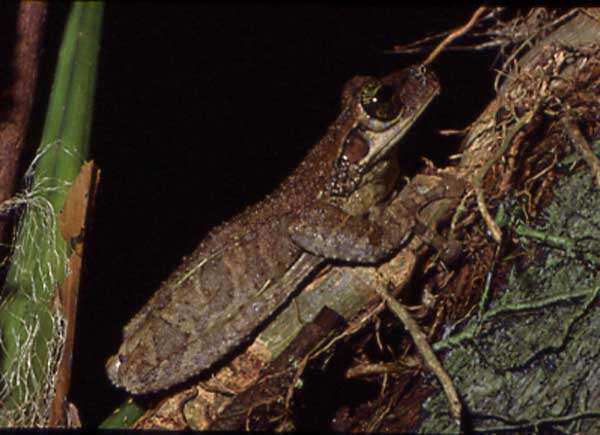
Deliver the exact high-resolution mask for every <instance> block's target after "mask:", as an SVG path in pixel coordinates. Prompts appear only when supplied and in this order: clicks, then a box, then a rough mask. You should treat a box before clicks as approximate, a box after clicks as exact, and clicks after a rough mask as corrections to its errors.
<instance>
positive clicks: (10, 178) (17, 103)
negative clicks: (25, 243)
mask: <svg viewBox="0 0 600 435" xmlns="http://www.w3.org/2000/svg"><path fill="white" fill-rule="evenodd" d="M46 10H47V3H46V2H38V1H23V0H22V1H21V2H20V4H19V11H18V15H17V26H16V46H15V51H14V59H13V77H14V80H13V82H12V86H11V88H10V89H9V90H8V91H7V92H5V93H3V95H4V98H7V99H8V100H9V101H10V102H11V108H10V110H9V112H8V113H7V114H5V116H3V118H4V119H5V121H4V122H2V123H1V124H0V204H1V203H2V202H4V201H6V200H7V199H8V198H10V196H11V195H12V194H13V192H14V188H15V185H16V180H15V178H16V174H17V166H18V163H19V157H20V155H21V151H22V149H23V143H24V139H25V134H26V132H27V125H28V123H29V116H30V114H31V108H32V106H33V98H34V94H35V87H36V82H37V74H38V61H39V52H40V49H39V48H40V42H41V37H42V34H43V29H44V23H45V21H46ZM5 227H6V222H5V221H2V220H0V240H3V239H4V236H5V231H6V229H5Z"/></svg>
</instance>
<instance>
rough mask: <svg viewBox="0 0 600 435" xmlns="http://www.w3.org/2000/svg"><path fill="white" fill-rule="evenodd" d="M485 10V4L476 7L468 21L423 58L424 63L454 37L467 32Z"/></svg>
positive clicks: (429, 61) (426, 63)
mask: <svg viewBox="0 0 600 435" xmlns="http://www.w3.org/2000/svg"><path fill="white" fill-rule="evenodd" d="M486 10H487V8H486V7H485V6H482V7H480V8H478V9H477V10H476V11H475V13H474V14H473V16H472V17H471V19H470V20H469V22H468V23H467V24H465V25H464V26H461V27H459V28H458V29H456V30H455V31H454V32H452V33H450V34H449V35H448V36H446V38H444V40H443V41H442V42H440V44H439V45H438V46H437V47H436V48H435V49H434V50H433V51H432V52H431V54H430V55H429V56H428V57H427V59H425V62H423V64H424V65H429V64H430V63H431V62H433V61H434V59H435V58H436V57H437V56H438V55H439V54H440V53H441V52H442V50H444V49H445V48H446V47H447V46H448V45H450V44H451V43H452V42H453V41H454V40H455V39H457V38H460V37H461V36H462V35H464V34H465V33H467V32H468V31H469V30H471V29H472V28H473V26H475V24H476V23H477V20H478V19H479V17H480V16H481V15H482V14H483V13H484V12H485V11H486Z"/></svg>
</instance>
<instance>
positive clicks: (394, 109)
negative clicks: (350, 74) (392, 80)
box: [362, 84, 400, 121]
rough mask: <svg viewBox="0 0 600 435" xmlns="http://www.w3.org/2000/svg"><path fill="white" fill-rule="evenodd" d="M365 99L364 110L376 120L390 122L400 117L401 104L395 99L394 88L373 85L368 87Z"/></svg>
mask: <svg viewBox="0 0 600 435" xmlns="http://www.w3.org/2000/svg"><path fill="white" fill-rule="evenodd" d="M364 92H365V94H366V95H365V97H366V98H363V102H362V105H363V108H364V109H365V111H366V112H367V113H368V114H369V116H372V117H374V118H377V119H379V120H382V121H389V120H392V119H394V118H395V117H396V116H398V113H399V112H400V103H399V102H398V101H397V99H396V98H394V88H393V87H391V86H386V85H377V86H375V85H373V84H370V86H368V87H366V88H365V90H364Z"/></svg>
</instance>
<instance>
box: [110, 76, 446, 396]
mask: <svg viewBox="0 0 600 435" xmlns="http://www.w3.org/2000/svg"><path fill="white" fill-rule="evenodd" d="M372 82H373V79H372V78H368V77H355V78H354V79H352V80H350V81H349V82H348V83H347V85H346V86H345V88H344V91H343V94H342V111H341V113H340V115H339V117H338V118H337V120H336V121H335V122H334V123H333V124H332V125H331V126H330V128H329V129H328V131H327V133H326V135H325V137H324V138H323V139H322V140H321V141H320V142H319V143H318V144H317V145H316V146H315V147H314V148H313V149H312V150H311V151H310V152H309V153H308V155H307V156H306V158H305V159H304V160H303V161H302V163H301V164H300V165H299V167H298V168H297V169H296V170H295V171H294V173H293V174H292V175H291V176H290V177H289V178H287V179H286V180H285V182H284V183H283V184H282V185H281V186H280V187H279V188H278V189H277V190H275V191H274V192H273V193H272V194H271V195H269V196H268V197H266V198H265V199H264V200H263V201H261V202H260V203H258V204H255V205H253V206H251V207H249V208H247V209H246V210H245V211H244V212H242V213H241V214H239V215H238V216H236V217H235V218H234V219H232V220H230V221H229V222H227V223H225V224H223V225H222V226H219V227H217V228H215V229H214V230H212V231H211V233H210V234H209V235H208V237H207V238H206V239H205V240H203V241H202V242H201V243H200V245H199V246H198V248H197V249H196V250H195V251H194V252H193V253H192V254H191V255H190V256H189V257H186V258H184V260H183V262H182V264H181V265H180V266H179V267H178V268H177V269H176V270H175V272H174V273H173V274H172V275H171V276H170V277H169V278H168V279H167V280H166V281H165V282H164V283H163V284H162V285H161V286H160V288H159V289H158V291H157V292H156V293H155V294H154V296H152V298H151V299H150V300H149V301H148V303H147V304H146V305H145V306H144V307H143V308H142V309H141V311H140V312H139V313H138V314H137V315H136V316H135V317H134V318H133V319H132V320H131V321H130V322H129V324H128V325H127V326H126V327H125V329H124V334H123V344H122V345H121V347H120V349H119V352H118V354H117V355H115V356H113V357H111V358H110V359H109V361H108V363H107V370H108V374H109V377H110V379H111V380H112V382H113V383H114V384H115V385H118V386H122V387H124V388H125V389H127V390H128V391H130V392H131V393H135V394H140V393H147V392H152V391H157V390H161V389H165V388H168V387H170V386H172V385H175V384H177V383H180V382H183V381H185V380H186V379H188V378H190V377H191V376H193V375H195V374H198V373H199V372H201V371H203V370H205V369H207V368H209V367H210V366H211V365H212V364H214V363H215V362H216V361H218V360H219V359H221V358H222V357H223V356H224V355H226V354H227V353H228V352H230V351H232V350H233V349H235V348H236V347H237V346H239V345H240V343H242V342H244V341H245V340H247V338H248V337H249V336H250V335H251V334H252V333H253V332H254V331H255V330H256V328H257V327H259V326H260V325H261V323H263V322H264V320H265V319H266V318H267V317H268V316H269V315H270V314H271V313H272V312H273V311H274V310H275V309H277V308H278V307H279V306H280V305H282V304H283V303H284V302H285V301H286V300H287V299H288V298H289V296H290V294H292V293H293V292H294V291H295V290H296V289H298V287H299V286H300V284H301V283H302V281H303V280H304V279H305V278H306V277H307V275H308V274H310V273H311V272H312V271H314V270H315V268H317V267H319V266H320V265H321V264H323V263H324V262H326V261H328V260H343V261H349V262H355V263H360V264H371V263H376V262H380V261H382V260H383V259H385V258H386V257H388V256H390V255H392V254H393V253H394V252H396V251H397V250H398V249H400V247H401V246H402V244H403V243H404V242H405V240H406V239H407V236H408V235H410V229H411V228H412V225H413V220H412V219H410V217H409V216H407V218H406V219H401V218H398V216H397V215H392V214H391V213H386V212H385V211H382V208H381V207H380V206H379V205H380V204H381V203H382V201H383V200H384V199H385V198H386V197H388V196H389V193H390V191H391V190H392V189H393V187H394V185H395V183H396V180H397V177H398V171H397V157H396V155H395V153H394V152H393V151H394V150H395V148H396V147H395V145H396V143H397V142H398V141H399V139H400V138H401V137H402V136H403V135H404V133H406V131H407V130H408V129H409V128H410V126H411V125H412V123H413V122H414V121H415V119H416V118H417V117H418V116H419V115H420V113H421V112H422V111H423V110H424V109H425V107H426V106H427V105H428V104H429V102H430V101H431V100H432V98H433V97H434V96H435V95H436V94H437V92H438V90H439V85H438V83H437V80H436V79H435V77H434V76H433V74H432V73H430V72H426V71H424V69H422V68H421V67H419V68H411V69H406V70H402V71H399V72H396V73H393V74H390V75H389V76H386V77H384V78H383V79H381V83H383V84H385V85H388V88H386V90H387V91H390V90H393V98H394V99H393V103H394V104H393V105H392V107H393V108H394V109H396V108H397V107H400V106H401V111H400V112H399V113H398V114H396V115H395V117H394V119H393V120H391V121H390V120H385V121H381V120H378V119H374V118H373V117H371V116H369V115H368V113H367V111H366V109H365V107H367V106H365V104H364V102H365V101H367V103H371V105H372V106H374V107H375V108H376V109H379V106H378V105H381V104H380V103H381V101H382V100H383V97H382V98H379V101H377V98H374V99H366V97H365V95H370V94H368V93H367V92H366V91H365V89H366V86H367V85H368V84H370V83H372ZM373 102H374V103H373ZM398 102H400V103H401V104H398ZM386 107H387V109H389V106H384V107H383V109H382V110H383V112H381V113H383V115H386V113H393V114H395V113H396V112H394V111H393V110H391V109H389V112H385V110H384V109H386Z"/></svg>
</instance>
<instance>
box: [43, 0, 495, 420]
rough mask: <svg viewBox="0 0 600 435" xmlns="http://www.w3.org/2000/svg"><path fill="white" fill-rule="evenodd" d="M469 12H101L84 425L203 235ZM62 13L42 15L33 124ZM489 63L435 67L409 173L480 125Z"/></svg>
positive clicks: (453, 57) (98, 414) (113, 402)
mask: <svg viewBox="0 0 600 435" xmlns="http://www.w3.org/2000/svg"><path fill="white" fill-rule="evenodd" d="M398 3H399V2H398ZM474 9H475V7H472V6H467V5H464V6H452V7H447V6H443V7H442V6H439V7H435V6H428V7H424V6H423V5H422V4H420V3H414V4H412V5H406V4H403V5H394V4H389V3H378V4H376V5H371V6H366V5H361V4H357V3H351V5H350V6H341V5H340V4H337V3H323V4H317V3H316V2H315V3H313V2H300V3H293V2H292V3H289V2H288V3H286V4H285V5H280V4H278V3H274V2H273V3H270V2H269V3H259V2H245V3H239V4H238V3H230V2H219V3H202V2H198V3H181V2H174V3H166V2H155V3H150V4H147V3H130V2H108V3H107V5H106V8H105V17H104V34H103V40H102V46H101V51H100V69H99V73H98V82H97V84H98V88H97V100H96V109H95V110H96V112H95V121H94V127H93V133H92V143H91V145H92V155H93V158H94V159H95V161H96V162H97V164H98V165H99V166H100V168H101V169H102V179H101V184H100V191H99V197H98V200H97V204H96V211H95V218H94V222H93V226H92V227H91V229H90V232H89V234H88V245H87V247H86V263H85V268H86V269H85V271H84V280H83V283H82V289H81V294H80V308H79V318H78V324H77V337H76V344H75V355H74V361H73V384H72V392H71V395H70V399H71V401H73V402H74V403H75V404H76V405H77V407H78V408H79V410H80V412H81V416H82V420H83V422H84V424H85V425H97V424H98V423H100V422H101V421H102V420H103V419H104V418H105V417H106V416H107V415H109V413H110V412H111V411H112V410H113V409H114V408H115V407H116V406H117V405H119V404H120V403H121V401H122V400H124V399H125V398H126V397H127V395H126V394H125V393H124V392H122V391H119V390H117V389H115V388H114V387H112V386H111V385H110V383H109V381H108V379H107V377H106V375H105V372H104V362H105V361H106V359H107V358H108V357H109V356H110V355H111V354H113V353H115V352H116V350H117V348H118V346H119V343H120V339H121V329H122V327H123V326H124V325H125V323H126V322H127V321H128V320H129V319H130V318H131V316H132V315H133V314H135V312H136V311H137V310H138V309H139V308H140V307H141V306H142V304H143V303H144V302H145V301H146V300H147V299H148V298H149V297H150V295H151V294H152V293H153V291H154V290H155V289H156V288H157V287H158V285H159V284H160V282H161V281H162V280H163V279H165V278H166V277H167V275H168V273H169V271H171V270H172V269H173V268H174V267H175V266H176V265H177V264H178V262H179V260H180V258H181V257H182V256H183V255H185V254H187V253H189V252H191V251H192V250H193V248H194V247H195V245H196V244H197V243H198V241H199V240H200V239H201V238H202V237H203V236H204V235H205V234H206V233H207V231H208V230H209V229H210V228H211V227H212V226H214V225H217V224H219V223H221V222H222V221H224V220H227V219H228V218H230V217H231V216H232V215H234V214H235V213H237V212H239V211H240V210H242V209H243V208H244V207H245V206H246V205H248V204H249V203H251V202H254V201H257V200H260V198H261V197H263V196H264V195H265V194H267V193H268V192H269V191H271V190H272V189H273V188H274V187H275V186H276V185H277V184H278V183H279V182H281V181H282V179H283V178H284V177H285V176H286V175H287V174H289V173H290V172H291V170H292V169H293V168H294V167H295V166H296V165H297V164H298V162H299V161H300V160H301V159H302V157H303V155H304V154H305V153H306V151H307V150H308V148H309V147H311V145H313V144H314V143H316V142H317V141H318V140H319V139H320V137H321V136H322V135H323V133H324V131H325V130H326V127H327V126H328V124H329V123H330V122H331V121H332V120H334V118H335V117H336V115H337V111H338V107H339V92H340V90H341V88H342V85H343V84H344V82H345V81H346V80H348V79H349V78H350V77H352V76H353V75H357V74H372V75H382V74H386V73H388V72H390V71H391V70H393V69H396V68H400V67H404V66H407V65H410V64H411V63H415V62H418V61H419V60H422V59H423V58H424V56H425V55H411V56H408V55H403V56H400V55H392V54H389V53H386V51H388V50H389V49H390V48H391V47H392V46H393V45H395V44H405V43H409V42H412V41H415V40H417V39H419V38H422V37H424V36H426V35H430V34H433V33H436V32H440V31H444V30H449V29H452V28H455V27H457V26H458V25H461V24H463V23H464V22H466V21H467V20H468V18H469V17H470V15H471V14H472V13H473V11H474ZM67 11H68V5H67V4H62V3H51V4H50V16H49V20H48V30H47V36H46V40H47V46H46V49H45V50H46V51H45V53H44V54H45V56H44V58H43V60H44V62H45V64H44V71H43V72H42V74H41V75H40V77H41V81H42V85H41V90H40V94H39V95H40V99H39V101H38V105H37V106H36V110H37V112H36V115H35V116H36V117H37V118H34V121H36V119H37V122H38V123H40V119H43V111H44V110H45V98H47V92H48V89H49V88H48V86H49V84H50V81H51V79H50V78H51V77H52V75H53V68H54V62H55V59H56V51H57V47H58V45H59V43H60V38H61V35H62V28H63V24H64V20H65V18H66V12H67ZM494 55H495V54H494V53H491V52H487V53H483V54H482V53H472V52H471V53H466V52H448V53H445V54H443V55H442V56H441V58H439V60H438V61H436V63H435V64H434V69H435V70H436V72H437V73H438V76H439V78H440V81H441V83H442V93H441V95H440V96H439V97H438V98H437V100H436V101H435V102H434V104H433V105H432V107H431V108H430V109H429V110H428V111H427V112H426V113H425V114H424V116H423V117H422V119H421V120H420V121H419V123H418V125H417V126H416V127H415V129H414V131H413V132H411V134H409V135H408V137H407V138H406V140H405V141H404V143H403V145H402V153H401V155H402V157H401V158H402V162H403V164H404V166H406V167H407V168H409V170H413V171H414V170H415V169H417V168H418V165H419V164H420V163H419V157H420V156H426V157H428V158H430V159H432V160H434V162H436V163H437V164H440V165H443V164H445V163H446V162H447V160H446V159H447V156H448V155H450V154H452V153H453V152H455V151H456V147H457V145H458V141H459V139H458V138H456V137H451V138H446V137H443V136H440V135H439V134H437V131H438V130H440V129H450V128H451V129H461V128H464V127H465V126H466V125H467V124H468V123H469V122H471V121H472V120H473V119H474V117H475V116H476V115H477V114H478V113H479V112H480V111H481V110H482V109H483V107H484V106H485V104H486V103H487V101H488V100H489V99H490V97H491V95H492V93H491V81H492V75H493V73H492V70H491V68H492V63H493V60H494ZM150 399H151V398H150ZM144 400H148V398H146V399H142V402H144Z"/></svg>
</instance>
